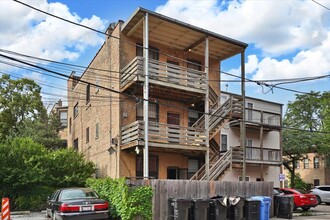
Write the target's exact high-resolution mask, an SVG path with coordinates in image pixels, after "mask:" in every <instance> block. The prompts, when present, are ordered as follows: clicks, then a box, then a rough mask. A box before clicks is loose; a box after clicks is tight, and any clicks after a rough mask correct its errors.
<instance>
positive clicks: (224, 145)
mask: <svg viewBox="0 0 330 220" xmlns="http://www.w3.org/2000/svg"><path fill="white" fill-rule="evenodd" d="M227 150H228V135H227V134H221V151H227Z"/></svg>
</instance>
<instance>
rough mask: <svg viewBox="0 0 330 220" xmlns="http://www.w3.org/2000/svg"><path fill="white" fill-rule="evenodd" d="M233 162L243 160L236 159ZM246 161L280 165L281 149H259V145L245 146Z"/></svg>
mask: <svg viewBox="0 0 330 220" xmlns="http://www.w3.org/2000/svg"><path fill="white" fill-rule="evenodd" d="M236 148H238V147H236ZM261 153H262V154H261ZM233 160H234V159H233ZM235 162H243V160H237V161H235ZM246 162H247V163H255V164H268V165H280V164H282V158H281V150H280V149H271V148H263V150H262V151H261V148H260V147H246Z"/></svg>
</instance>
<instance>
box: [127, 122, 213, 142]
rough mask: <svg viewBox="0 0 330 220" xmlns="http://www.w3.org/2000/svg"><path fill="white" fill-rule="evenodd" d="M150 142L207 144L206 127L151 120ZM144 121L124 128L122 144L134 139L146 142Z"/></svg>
mask: <svg viewBox="0 0 330 220" xmlns="http://www.w3.org/2000/svg"><path fill="white" fill-rule="evenodd" d="M148 134H149V142H155V143H162V144H169V143H170V144H178V145H182V146H183V148H184V146H205V145H206V137H205V129H200V128H193V127H184V126H178V125H170V124H161V123H156V122H149V131H148ZM143 139H144V121H135V122H133V123H131V124H129V125H127V126H124V127H123V128H122V141H121V142H122V145H125V144H128V143H130V142H133V141H143V142H144V140H143Z"/></svg>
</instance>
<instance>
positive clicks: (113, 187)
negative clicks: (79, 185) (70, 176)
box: [87, 178, 152, 220]
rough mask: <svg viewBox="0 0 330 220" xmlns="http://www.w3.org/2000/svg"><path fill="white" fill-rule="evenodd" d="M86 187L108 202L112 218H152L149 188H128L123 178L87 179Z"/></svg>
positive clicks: (126, 219) (128, 219)
mask: <svg viewBox="0 0 330 220" xmlns="http://www.w3.org/2000/svg"><path fill="white" fill-rule="evenodd" d="M87 186H88V187H90V188H92V189H94V190H95V191H96V192H97V193H98V194H99V195H100V197H101V198H103V199H105V200H107V201H109V202H110V214H111V215H112V217H120V218H121V219H123V220H130V219H133V218H134V217H136V216H141V217H142V218H144V219H151V218H152V201H151V199H152V188H151V187H150V186H140V187H129V186H128V185H127V184H126V181H125V179H124V178H120V179H111V178H104V179H92V178H90V179H88V180H87Z"/></svg>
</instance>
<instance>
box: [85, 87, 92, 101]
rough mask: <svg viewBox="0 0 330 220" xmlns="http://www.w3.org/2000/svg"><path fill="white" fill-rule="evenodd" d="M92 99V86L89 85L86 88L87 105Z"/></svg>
mask: <svg viewBox="0 0 330 220" xmlns="http://www.w3.org/2000/svg"><path fill="white" fill-rule="evenodd" d="M90 99H91V85H90V84H87V86H86V104H87V103H88V102H89V101H90Z"/></svg>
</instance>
